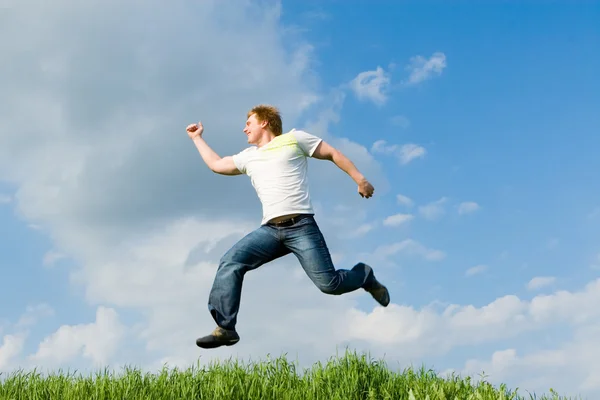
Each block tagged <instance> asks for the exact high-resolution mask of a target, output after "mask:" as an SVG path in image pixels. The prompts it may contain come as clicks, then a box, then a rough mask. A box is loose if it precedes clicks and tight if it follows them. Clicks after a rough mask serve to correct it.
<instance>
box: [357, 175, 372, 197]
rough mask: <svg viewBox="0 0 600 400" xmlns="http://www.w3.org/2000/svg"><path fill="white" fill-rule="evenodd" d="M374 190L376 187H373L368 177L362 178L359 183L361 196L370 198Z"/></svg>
mask: <svg viewBox="0 0 600 400" xmlns="http://www.w3.org/2000/svg"><path fill="white" fill-rule="evenodd" d="M374 191H375V188H373V185H371V184H370V183H369V181H367V180H366V179H362V180H360V182H359V183H358V193H359V194H360V195H361V197H366V198H367V199H368V198H369V197H371V196H373V192H374Z"/></svg>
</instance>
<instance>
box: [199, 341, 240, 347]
mask: <svg viewBox="0 0 600 400" xmlns="http://www.w3.org/2000/svg"><path fill="white" fill-rule="evenodd" d="M239 341H240V340H239V339H237V340H235V341H232V342H215V343H198V342H196V346H198V347H200V348H202V349H216V348H217V347H221V346H233V345H234V344H237V343H238V342H239Z"/></svg>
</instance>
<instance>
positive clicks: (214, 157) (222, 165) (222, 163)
mask: <svg viewBox="0 0 600 400" xmlns="http://www.w3.org/2000/svg"><path fill="white" fill-rule="evenodd" d="M193 141H194V144H195V145H196V148H197V149H198V152H199V153H200V155H201V156H202V159H203V160H204V162H205V163H206V165H207V166H208V168H210V169H211V171H213V172H215V173H217V174H221V175H240V174H241V172H240V170H238V169H237V167H236V166H235V164H234V162H233V157H231V156H226V157H220V156H219V155H218V154H217V153H215V151H214V150H213V149H211V148H210V146H209V145H208V144H207V143H206V141H205V140H204V139H203V138H202V136H196V137H194V139H193Z"/></svg>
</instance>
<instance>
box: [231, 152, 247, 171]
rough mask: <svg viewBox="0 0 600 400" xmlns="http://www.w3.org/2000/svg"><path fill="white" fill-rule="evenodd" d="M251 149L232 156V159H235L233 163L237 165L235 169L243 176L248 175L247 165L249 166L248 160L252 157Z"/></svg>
mask: <svg viewBox="0 0 600 400" xmlns="http://www.w3.org/2000/svg"><path fill="white" fill-rule="evenodd" d="M251 149H252V148H251V147H249V148H247V149H244V150H242V151H240V152H239V153H237V154H234V155H233V156H231V158H232V159H233V163H234V164H235V167H236V168H237V169H238V170H239V171H240V172H241V173H243V174H247V173H248V170H247V168H246V165H247V164H248V159H249V156H250V150H251Z"/></svg>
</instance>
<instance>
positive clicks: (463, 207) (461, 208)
mask: <svg viewBox="0 0 600 400" xmlns="http://www.w3.org/2000/svg"><path fill="white" fill-rule="evenodd" d="M480 208H481V207H480V206H479V204H477V203H475V202H474V201H465V202H462V203H460V204H459V205H458V213H459V214H461V215H462V214H470V213H473V212H475V211H477V210H479V209H480Z"/></svg>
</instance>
